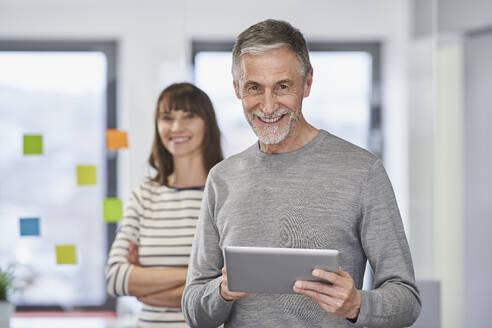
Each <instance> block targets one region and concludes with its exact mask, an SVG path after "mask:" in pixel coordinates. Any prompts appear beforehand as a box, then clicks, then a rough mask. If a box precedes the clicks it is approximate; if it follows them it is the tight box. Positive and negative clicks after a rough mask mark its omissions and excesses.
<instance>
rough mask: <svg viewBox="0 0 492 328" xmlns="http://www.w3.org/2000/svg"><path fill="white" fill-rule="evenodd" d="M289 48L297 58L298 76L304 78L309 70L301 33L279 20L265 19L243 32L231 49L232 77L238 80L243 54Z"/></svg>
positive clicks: (304, 43) (307, 53)
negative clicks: (240, 60)
mask: <svg viewBox="0 0 492 328" xmlns="http://www.w3.org/2000/svg"><path fill="white" fill-rule="evenodd" d="M279 47H289V48H290V49H291V50H292V51H293V52H294V53H295V54H296V56H297V60H298V61H299V71H300V74H301V75H302V76H303V77H304V78H305V77H306V76H307V74H308V73H309V71H310V70H311V62H310V60H309V51H308V48H307V45H306V40H305V39H304V36H303V35H302V33H301V32H300V31H299V30H298V29H296V28H295V27H293V26H292V25H290V24H289V23H287V22H285V21H281V20H275V19H267V20H264V21H262V22H259V23H257V24H254V25H252V26H250V27H248V28H247V29H246V30H244V31H243V32H242V33H241V34H239V36H238V37H237V39H236V43H235V44H234V48H233V49H232V76H233V78H234V80H235V81H237V80H238V79H239V75H238V73H239V59H240V58H241V56H242V55H245V54H255V53H261V52H264V51H268V50H270V49H275V48H279Z"/></svg>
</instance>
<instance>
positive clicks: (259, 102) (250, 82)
mask: <svg viewBox="0 0 492 328" xmlns="http://www.w3.org/2000/svg"><path fill="white" fill-rule="evenodd" d="M239 66H240V67H239V68H240V69H239V73H240V77H239V80H238V81H237V82H236V81H235V82H234V89H235V91H236V95H237V97H238V98H239V99H241V100H242V103H243V108H244V114H245V116H246V119H247V120H248V123H249V124H250V125H251V127H252V128H253V130H254V132H255V133H256V135H257V136H258V139H260V142H262V143H264V144H278V143H280V142H282V141H284V140H285V139H287V137H288V136H289V135H291V132H292V131H294V129H295V127H296V124H297V122H298V121H299V118H300V116H301V108H302V99H303V98H304V97H307V96H308V95H309V91H310V89H311V82H312V71H311V72H309V74H308V77H307V78H306V79H305V80H304V78H303V76H301V74H300V72H299V61H298V60H297V57H296V55H295V53H294V52H293V51H292V50H290V49H289V48H288V47H281V48H277V49H272V50H269V51H266V52H263V53H260V54H246V55H243V56H242V57H241V60H240V65H239Z"/></svg>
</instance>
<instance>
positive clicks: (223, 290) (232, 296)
mask: <svg viewBox="0 0 492 328" xmlns="http://www.w3.org/2000/svg"><path fill="white" fill-rule="evenodd" d="M248 295H249V293H240V292H231V291H230V290H229V287H227V271H226V268H225V267H223V268H222V282H221V283H220V296H222V298H223V299H225V300H226V301H234V300H237V299H238V298H241V297H245V296H248Z"/></svg>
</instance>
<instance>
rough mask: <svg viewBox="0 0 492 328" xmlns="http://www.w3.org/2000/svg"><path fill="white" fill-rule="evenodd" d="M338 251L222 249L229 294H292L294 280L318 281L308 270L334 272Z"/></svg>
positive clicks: (336, 267) (233, 247) (226, 247)
mask: <svg viewBox="0 0 492 328" xmlns="http://www.w3.org/2000/svg"><path fill="white" fill-rule="evenodd" d="M339 253H340V252H339V251H338V250H332V249H307V248H276V247H244V246H243V247H241V246H225V247H224V259H225V266H226V269H227V282H228V288H229V290H230V291H234V292H249V293H272V294H293V293H294V291H293V290H292V287H293V285H294V283H295V281H296V280H309V281H321V282H325V283H328V282H327V281H324V280H320V279H318V278H316V277H314V276H313V275H312V270H313V269H315V268H317V269H323V270H327V271H332V272H338V265H339Z"/></svg>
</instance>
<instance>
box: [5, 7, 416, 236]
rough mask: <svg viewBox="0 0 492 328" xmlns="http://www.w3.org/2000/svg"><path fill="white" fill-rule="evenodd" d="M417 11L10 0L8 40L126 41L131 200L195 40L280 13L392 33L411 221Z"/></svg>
mask: <svg viewBox="0 0 492 328" xmlns="http://www.w3.org/2000/svg"><path fill="white" fill-rule="evenodd" d="M408 15H409V10H408V1H407V0H397V1H395V0H372V1H367V0H338V1H337V0H328V1H327V0H311V1H296V0H284V1H276V0H274V1H264V0H251V1H247V2H235V1H228V0H209V1H191V0H188V1H169V0H146V1H132V0H120V1H116V0H107V1H96V0H71V1H66V0H44V1H37V0H2V2H0V38H2V39H23V38H28V39H43V38H47V39H58V38H62V39H73V38H75V39H117V40H119V42H120V49H119V74H120V76H119V77H120V79H119V84H118V94H119V99H118V109H119V126H120V128H122V129H128V131H129V134H130V147H131V148H130V150H129V151H128V153H123V154H122V158H123V161H121V163H120V180H119V181H120V186H119V189H120V195H121V197H123V198H124V199H125V198H126V197H128V195H129V190H130V188H133V187H135V186H136V185H137V184H138V183H139V182H140V181H141V179H142V177H143V176H144V175H146V174H147V172H148V170H147V165H146V160H147V156H148V154H149V151H150V146H151V140H152V134H153V130H152V120H153V111H154V106H155V104H154V102H155V100H156V97H157V95H158V92H159V91H160V90H161V89H162V88H163V87H164V86H165V85H166V84H168V83H170V82H173V81H179V80H183V79H189V77H190V74H189V73H190V68H189V65H188V63H189V62H190V41H191V40H192V39H204V40H231V39H234V38H235V36H237V34H239V33H240V32H241V31H242V30H244V29H245V28H247V27H248V26H250V25H252V24H254V23H256V22H258V21H260V20H263V19H265V18H279V19H285V20H287V21H289V22H291V23H292V24H293V25H294V26H296V27H299V28H300V29H301V31H302V32H303V33H304V35H305V36H306V37H307V38H308V39H312V40H320V41H340V40H354V41H364V40H371V41H382V42H383V43H384V45H383V54H382V55H383V58H382V59H383V64H384V66H383V79H384V86H383V108H384V113H383V120H384V137H385V144H384V148H385V163H386V168H387V170H388V173H389V175H390V178H391V179H392V182H393V185H394V188H395V192H396V195H397V199H398V202H399V205H400V209H401V211H402V215H403V217H404V219H405V220H406V219H407V218H408V205H407V204H408V179H407V161H408V158H407V153H408V152H407V141H406V140H407V106H406V98H407V95H406V63H407V60H406V51H407V43H408V25H409V24H408ZM314 69H315V72H316V68H314ZM314 83H316V81H315V82H314ZM231 92H233V91H232V88H231ZM406 226H407V225H406ZM407 228H408V226H407ZM407 231H408V230H407Z"/></svg>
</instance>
